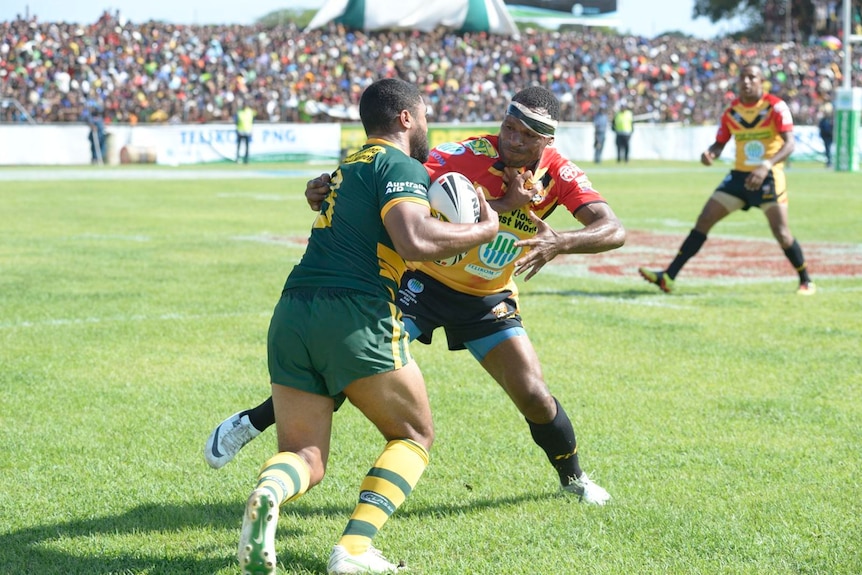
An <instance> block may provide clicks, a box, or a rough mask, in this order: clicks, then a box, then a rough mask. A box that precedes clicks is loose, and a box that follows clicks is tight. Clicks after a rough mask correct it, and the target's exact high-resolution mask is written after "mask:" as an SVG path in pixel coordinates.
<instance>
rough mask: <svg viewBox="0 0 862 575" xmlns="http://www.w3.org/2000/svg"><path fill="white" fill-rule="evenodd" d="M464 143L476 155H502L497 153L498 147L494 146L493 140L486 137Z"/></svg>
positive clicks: (494, 156) (495, 156)
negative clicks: (490, 140)
mask: <svg viewBox="0 0 862 575" xmlns="http://www.w3.org/2000/svg"><path fill="white" fill-rule="evenodd" d="M464 145H465V146H466V147H467V148H468V149H469V150H470V151H471V152H473V154H474V155H476V156H488V157H489V158H498V157H500V154H498V153H497V150H496V148H494V146H492V145H491V142H489V141H488V140H486V139H485V138H479V139H478V140H470V141H469V142H467V143H466V144H464Z"/></svg>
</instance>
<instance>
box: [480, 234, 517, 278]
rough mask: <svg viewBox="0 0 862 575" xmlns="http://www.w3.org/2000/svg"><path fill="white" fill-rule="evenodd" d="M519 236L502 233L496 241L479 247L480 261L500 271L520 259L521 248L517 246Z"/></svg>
mask: <svg viewBox="0 0 862 575" xmlns="http://www.w3.org/2000/svg"><path fill="white" fill-rule="evenodd" d="M517 241H518V236H516V235H515V234H513V233H509V232H500V233H498V234H497V237H496V238H494V241H492V242H490V243H487V244H485V245H483V246H480V247H479V260H481V262H482V263H483V264H484V265H486V266H488V267H489V268H491V269H500V268H503V267H505V266H507V265H508V264H510V263H512V261H513V260H514V259H515V258H517V257H518V255H520V253H521V248H519V247H516V246H515V242H517Z"/></svg>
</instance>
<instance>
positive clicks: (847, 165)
mask: <svg viewBox="0 0 862 575" xmlns="http://www.w3.org/2000/svg"><path fill="white" fill-rule="evenodd" d="M860 114H862V88H838V89H837V90H835V171H836V172H858V171H859V154H857V153H856V136H857V132H858V131H859V119H860Z"/></svg>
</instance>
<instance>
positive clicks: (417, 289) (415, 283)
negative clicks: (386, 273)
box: [407, 278, 425, 293]
mask: <svg viewBox="0 0 862 575" xmlns="http://www.w3.org/2000/svg"><path fill="white" fill-rule="evenodd" d="M407 289H409V290H410V291H412V292H413V293H422V292H423V291H425V284H423V283H422V282H421V281H419V280H417V279H416V278H410V279H409V280H407Z"/></svg>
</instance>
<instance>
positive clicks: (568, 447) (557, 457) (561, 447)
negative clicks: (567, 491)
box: [525, 398, 583, 485]
mask: <svg viewBox="0 0 862 575" xmlns="http://www.w3.org/2000/svg"><path fill="white" fill-rule="evenodd" d="M554 403H556V404H557V415H556V416H554V420H553V421H551V422H550V423H533V422H532V421H530V420H529V419H527V420H526V421H527V423H528V424H529V425H530V433H531V434H532V436H533V441H535V442H536V445H538V446H539V447H541V448H542V449H543V450H544V451H545V455H547V456H548V461H550V462H551V465H553V466H554V469H556V470H557V473H558V474H559V476H560V483H561V484H563V485H568V484H569V483H571V482H572V480H574V479H577V478H579V477H580V476H581V474H582V473H583V470H582V469H581V465H580V463H579V462H578V441H577V439H575V430H574V429H572V422H571V421H570V420H569V416H568V415H566V411H565V410H564V409H563V406H562V405H560V402H559V401H557V399H556V398H554ZM525 419H526V418H525Z"/></svg>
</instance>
